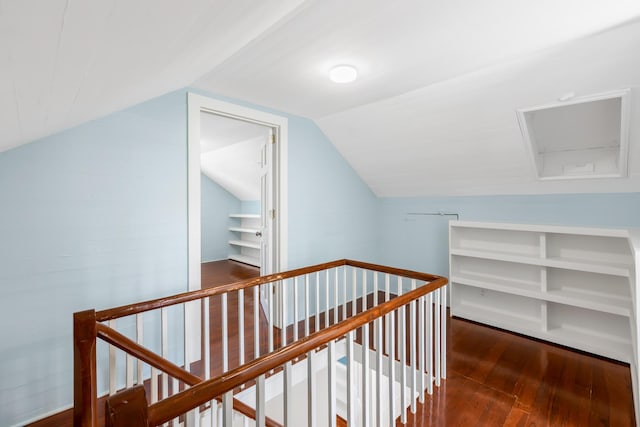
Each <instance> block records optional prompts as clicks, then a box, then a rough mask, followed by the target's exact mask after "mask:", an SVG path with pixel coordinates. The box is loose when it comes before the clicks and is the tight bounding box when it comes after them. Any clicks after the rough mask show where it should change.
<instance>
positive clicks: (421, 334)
mask: <svg viewBox="0 0 640 427" xmlns="http://www.w3.org/2000/svg"><path fill="white" fill-rule="evenodd" d="M424 305H425V297H424V296H422V297H420V299H419V300H418V337H419V340H418V363H419V364H420V366H419V372H420V377H419V379H420V381H419V383H418V384H419V387H420V403H424V388H425V384H424V374H425V369H426V367H425V358H426V355H425V354H424V347H425V346H424V344H425V343H424V336H425V329H424Z"/></svg>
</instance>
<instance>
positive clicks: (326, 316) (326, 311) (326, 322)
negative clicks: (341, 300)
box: [324, 270, 331, 328]
mask: <svg viewBox="0 0 640 427" xmlns="http://www.w3.org/2000/svg"><path fill="white" fill-rule="evenodd" d="M324 277H325V284H324V327H325V328H328V327H329V305H330V304H329V289H330V287H331V284H330V281H329V270H325V272H324Z"/></svg>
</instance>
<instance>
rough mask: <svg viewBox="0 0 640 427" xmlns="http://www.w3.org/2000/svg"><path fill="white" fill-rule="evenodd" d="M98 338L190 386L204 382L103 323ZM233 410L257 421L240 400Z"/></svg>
mask: <svg viewBox="0 0 640 427" xmlns="http://www.w3.org/2000/svg"><path fill="white" fill-rule="evenodd" d="M96 328H97V336H98V337H99V338H101V339H103V340H104V341H106V342H108V343H109V344H111V345H114V346H116V347H118V348H119V349H120V350H122V351H124V352H125V353H128V354H131V355H132V356H134V357H136V358H137V359H139V360H141V361H142V362H144V363H146V364H148V365H150V366H153V367H154V368H156V369H159V370H160V371H162V372H164V373H166V374H168V375H171V376H172V377H174V378H176V379H178V380H180V381H182V382H184V383H185V384H187V385H189V386H195V385H196V384H199V383H201V382H202V378H200V377H198V376H196V375H193V374H192V373H191V372H188V371H186V370H184V369H182V368H181V367H180V366H178V365H176V364H174V363H172V362H170V361H168V360H166V359H164V358H162V357H160V356H158V355H157V354H156V353H154V352H152V351H151V350H149V349H147V348H145V347H143V346H141V345H140V344H138V343H136V342H135V341H133V340H131V339H130V338H128V337H126V336H125V335H122V334H121V333H120V332H118V331H116V330H114V329H113V328H110V327H108V326H106V325H103V324H101V323H97V324H96ZM233 409H235V410H236V411H238V412H240V413H241V414H243V415H246V416H247V417H249V418H251V419H254V420H255V419H256V411H255V409H253V408H252V407H251V406H249V405H246V404H245V403H243V402H241V401H240V400H238V399H235V398H234V399H233ZM265 424H266V427H282V425H281V424H279V423H278V422H276V421H274V420H272V419H271V418H269V417H266V419H265Z"/></svg>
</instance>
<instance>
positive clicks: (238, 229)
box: [229, 227, 260, 234]
mask: <svg viewBox="0 0 640 427" xmlns="http://www.w3.org/2000/svg"><path fill="white" fill-rule="evenodd" d="M229 231H236V232H238V233H249V234H256V233H257V232H259V231H260V229H258V228H247V227H229Z"/></svg>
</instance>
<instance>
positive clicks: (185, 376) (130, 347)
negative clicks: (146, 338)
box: [97, 323, 202, 386]
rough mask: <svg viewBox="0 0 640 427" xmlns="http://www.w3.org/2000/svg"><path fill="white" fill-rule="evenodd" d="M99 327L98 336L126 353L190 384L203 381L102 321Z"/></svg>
mask: <svg viewBox="0 0 640 427" xmlns="http://www.w3.org/2000/svg"><path fill="white" fill-rule="evenodd" d="M97 329H98V337H99V338H102V339H103V340H104V341H106V342H108V343H109V344H111V345H114V346H116V347H118V348H119V349H120V350H122V351H124V352H125V353H129V354H131V355H132V356H134V357H136V358H137V359H139V360H141V361H143V362H144V363H146V364H148V365H151V366H153V367H154V368H157V369H159V370H161V371H162V372H165V373H167V374H169V375H171V376H172V377H174V378H177V379H179V380H180V381H182V382H184V383H185V384H188V385H190V386H193V385H196V384H198V383H200V382H202V378H200V377H198V376H196V375H193V374H192V373H191V372H188V371H186V370H184V369H182V368H181V367H180V366H178V365H176V364H174V363H171V362H169V361H168V360H167V359H165V358H163V357H161V356H158V355H157V354H156V353H154V352H153V351H151V350H149V349H147V348H145V347H143V346H141V345H140V344H138V343H137V342H135V341H133V340H131V339H130V338H127V337H126V336H124V335H122V334H121V333H120V332H118V331H116V330H114V329H112V328H110V327H108V326H106V325H103V324H102V323H98V324H97Z"/></svg>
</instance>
